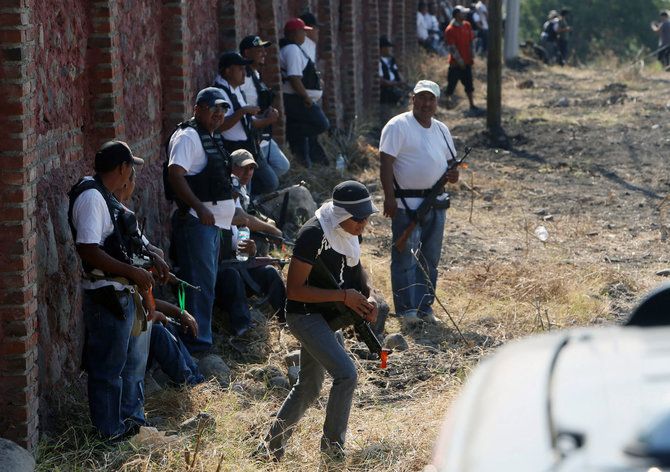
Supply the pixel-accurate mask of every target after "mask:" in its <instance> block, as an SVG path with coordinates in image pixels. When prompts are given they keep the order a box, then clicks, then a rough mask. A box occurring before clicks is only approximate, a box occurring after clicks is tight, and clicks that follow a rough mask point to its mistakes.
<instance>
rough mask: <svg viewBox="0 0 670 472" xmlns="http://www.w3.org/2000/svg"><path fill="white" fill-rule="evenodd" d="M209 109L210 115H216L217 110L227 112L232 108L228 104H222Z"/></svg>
mask: <svg viewBox="0 0 670 472" xmlns="http://www.w3.org/2000/svg"><path fill="white" fill-rule="evenodd" d="M207 108H209V112H210V113H214V112H215V111H217V110H223V111H226V110H228V108H230V105H228V104H227V103H221V104H219V105H214V106H211V107H207Z"/></svg>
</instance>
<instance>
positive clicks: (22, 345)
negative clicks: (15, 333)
mask: <svg viewBox="0 0 670 472" xmlns="http://www.w3.org/2000/svg"><path fill="white" fill-rule="evenodd" d="M36 345H37V333H33V334H32V335H31V336H29V337H25V338H9V337H7V338H5V340H4V342H3V344H2V352H3V354H4V355H5V356H11V355H20V354H25V353H27V352H29V351H30V350H31V349H32V348H33V347H35V346H36ZM5 375H7V374H6V373H5ZM26 380H28V379H26ZM27 385H29V383H27V384H26V386H27Z"/></svg>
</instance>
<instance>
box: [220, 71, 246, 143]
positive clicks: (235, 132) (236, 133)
mask: <svg viewBox="0 0 670 472" xmlns="http://www.w3.org/2000/svg"><path fill="white" fill-rule="evenodd" d="M214 83H215V84H219V85H223V86H224V87H227V88H228V89H229V90H230V91H231V92H232V93H234V94H235V96H236V97H237V101H238V102H240V106H241V107H246V106H247V101H246V100H245V99H244V97H243V96H242V92H241V91H240V87H233V86H231V85H230V84H229V83H228V81H227V80H226V79H224V78H223V77H221V76H220V75H217V76H216V79H214ZM221 91H222V92H223V94H224V95H225V96H226V97H227V98H228V103H230V108H228V111H227V112H226V117H229V116H231V115H232V114H233V113H235V110H233V101H232V99H231V98H230V97H229V96H228V93H227V92H226V91H225V90H223V89H221ZM242 120H244V117H242V118H241V119H240V120H239V121H238V122H237V123H235V124H234V125H233V126H232V127H231V128H229V129H227V130H225V131H224V132H223V133H221V135H222V136H223V139H227V140H228V141H246V140H247V133H245V132H244V125H243V124H242Z"/></svg>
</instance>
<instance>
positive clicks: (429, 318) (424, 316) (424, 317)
mask: <svg viewBox="0 0 670 472" xmlns="http://www.w3.org/2000/svg"><path fill="white" fill-rule="evenodd" d="M419 318H420V319H421V321H423V322H424V323H431V324H437V318H435V315H433V314H432V313H421V314H420V315H419Z"/></svg>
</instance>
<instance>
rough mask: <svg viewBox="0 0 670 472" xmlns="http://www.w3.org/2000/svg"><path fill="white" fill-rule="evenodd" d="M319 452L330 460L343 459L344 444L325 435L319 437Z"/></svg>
mask: <svg viewBox="0 0 670 472" xmlns="http://www.w3.org/2000/svg"><path fill="white" fill-rule="evenodd" d="M321 454H323V455H325V456H327V457H328V458H329V459H330V460H334V461H341V460H342V459H344V457H345V454H344V446H343V445H342V444H340V443H339V442H337V441H331V440H329V439H328V438H326V437H325V436H322V437H321Z"/></svg>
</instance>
